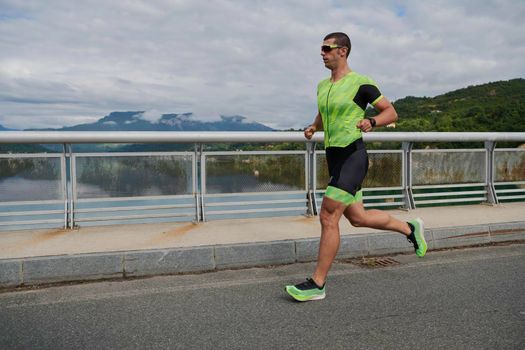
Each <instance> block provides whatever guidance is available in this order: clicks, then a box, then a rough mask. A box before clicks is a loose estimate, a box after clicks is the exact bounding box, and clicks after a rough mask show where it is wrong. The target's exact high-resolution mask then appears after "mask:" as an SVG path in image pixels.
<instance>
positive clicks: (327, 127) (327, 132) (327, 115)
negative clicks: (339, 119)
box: [326, 83, 334, 145]
mask: <svg viewBox="0 0 525 350" xmlns="http://www.w3.org/2000/svg"><path fill="white" fill-rule="evenodd" d="M333 86H334V83H331V84H330V89H328V93H327V94H326V121H327V122H328V125H327V126H326V136H328V145H330V114H329V113H328V98H329V97H330V91H332V87H333Z"/></svg>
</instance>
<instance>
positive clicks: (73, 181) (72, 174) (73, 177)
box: [66, 144, 77, 229]
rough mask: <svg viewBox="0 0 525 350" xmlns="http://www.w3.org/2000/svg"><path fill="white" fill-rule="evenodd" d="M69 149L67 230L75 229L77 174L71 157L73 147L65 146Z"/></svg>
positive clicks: (74, 162)
mask: <svg viewBox="0 0 525 350" xmlns="http://www.w3.org/2000/svg"><path fill="white" fill-rule="evenodd" d="M66 148H69V190H68V191H70V193H71V195H70V197H69V228H70V229H73V228H75V200H76V198H77V194H76V191H77V186H76V185H77V172H76V161H75V159H74V157H73V146H72V145H71V144H68V145H66Z"/></svg>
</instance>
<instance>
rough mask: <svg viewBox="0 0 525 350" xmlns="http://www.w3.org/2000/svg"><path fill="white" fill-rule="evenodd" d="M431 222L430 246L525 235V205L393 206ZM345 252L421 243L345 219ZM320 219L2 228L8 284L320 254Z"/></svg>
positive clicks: (0, 268)
mask: <svg viewBox="0 0 525 350" xmlns="http://www.w3.org/2000/svg"><path fill="white" fill-rule="evenodd" d="M388 212H389V213H390V214H391V215H393V216H395V217H397V218H398V219H401V220H409V219H411V218H415V217H422V218H423V219H424V220H425V227H426V238H427V242H428V245H429V249H439V248H447V247H456V246H467V245H476V244H485V243H491V242H500V241H514V240H525V203H507V204H500V205H497V206H488V205H472V206H453V207H437V208H436V207H434V208H421V209H416V210H412V211H409V212H408V211H402V210H389V211H388ZM340 228H341V234H342V237H341V246H340V252H339V255H338V257H339V258H349V257H360V256H367V255H380V254H390V253H400V252H411V251H413V248H412V247H411V245H410V244H409V243H408V242H407V241H406V239H405V238H404V237H403V236H402V235H400V234H397V233H392V232H380V231H377V230H373V229H368V228H354V227H352V226H351V225H350V224H349V223H348V222H347V221H346V220H341V223H340ZM320 229H321V227H320V224H319V218H318V217H313V218H310V217H302V216H298V217H297V216H294V217H280V218H264V219H238V220H224V221H210V222H205V223H199V224H193V223H163V224H137V225H119V226H98V227H83V228H80V229H76V230H27V231H8V232H1V231H0V287H7V286H18V285H31V284H39V283H52V282H63V281H71V280H89V279H102V278H119V277H130V276H148V275H158V274H172V273H185V272H199V271H209V270H214V269H224V268H239V267H248V266H257V265H271V264H286V263H293V262H299V261H311V260H315V258H316V256H317V249H318V242H319V235H320Z"/></svg>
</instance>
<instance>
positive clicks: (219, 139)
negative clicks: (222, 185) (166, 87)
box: [0, 131, 525, 144]
mask: <svg viewBox="0 0 525 350" xmlns="http://www.w3.org/2000/svg"><path fill="white" fill-rule="evenodd" d="M323 139H324V135H323V132H318V133H317V134H315V135H314V137H313V138H312V140H311V141H312V142H322V141H323ZM363 139H364V141H365V142H366V141H368V142H374V141H383V142H386V141H395V142H422V141H426V142H484V141H489V142H505V141H518V142H521V141H524V142H525V132H372V133H367V134H363ZM239 142H307V140H306V139H305V138H304V135H303V133H302V132H301V131H274V132H271V131H204V132H200V131H0V144H2V143H3V144H7V143H11V144H22V143H25V144H79V143H239Z"/></svg>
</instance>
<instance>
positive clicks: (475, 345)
mask: <svg viewBox="0 0 525 350" xmlns="http://www.w3.org/2000/svg"><path fill="white" fill-rule="evenodd" d="M393 259H395V260H396V261H397V262H399V264H397V265H392V266H389V267H381V268H369V267H363V266H360V265H358V264H355V263H349V262H339V263H337V264H336V265H335V266H334V268H333V270H332V274H331V277H330V279H329V282H328V284H327V298H326V299H325V300H322V301H313V302H308V303H299V302H295V301H292V300H291V299H290V298H289V297H288V296H287V295H286V294H285V292H284V290H283V287H284V285H285V284H287V283H288V282H300V281H301V280H302V279H304V277H306V276H308V275H309V273H310V272H311V271H312V269H313V264H294V265H288V266H280V267H269V268H257V269H244V270H233V271H220V272H214V273H206V274H198V275H186V276H166V277H155V278H148V279H141V280H128V281H120V282H99V283H87V284H81V285H68V286H59V287H52V288H43V289H38V290H27V291H15V292H4V293H1V294H0V349H263V348H264V349H275V348H279V349H415V348H424V349H525V244H515V245H510V246H497V247H484V248H472V249H466V250H453V251H442V252H430V253H429V254H427V256H426V257H425V258H424V259H417V258H416V257H415V255H398V256H393Z"/></svg>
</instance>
